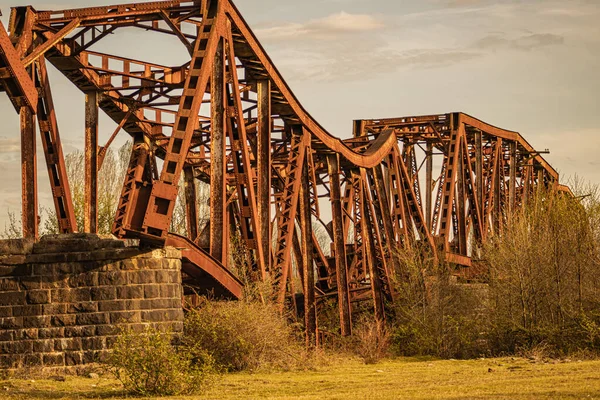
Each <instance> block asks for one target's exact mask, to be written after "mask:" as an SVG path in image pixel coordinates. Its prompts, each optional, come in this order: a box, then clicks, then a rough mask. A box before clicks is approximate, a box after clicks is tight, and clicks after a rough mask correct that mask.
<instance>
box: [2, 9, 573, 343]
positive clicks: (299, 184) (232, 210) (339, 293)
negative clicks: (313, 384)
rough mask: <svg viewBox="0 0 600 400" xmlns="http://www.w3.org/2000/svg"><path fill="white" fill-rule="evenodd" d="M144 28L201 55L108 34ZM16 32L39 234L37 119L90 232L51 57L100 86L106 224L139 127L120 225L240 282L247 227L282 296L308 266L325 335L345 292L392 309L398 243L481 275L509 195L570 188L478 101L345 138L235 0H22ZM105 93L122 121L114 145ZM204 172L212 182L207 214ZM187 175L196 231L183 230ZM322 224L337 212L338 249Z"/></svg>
mask: <svg viewBox="0 0 600 400" xmlns="http://www.w3.org/2000/svg"><path fill="white" fill-rule="evenodd" d="M125 28H128V29H125ZM135 29H137V30H143V31H154V32H158V33H161V34H163V35H171V36H172V37H174V38H176V39H178V40H179V41H180V42H181V45H182V46H184V48H185V49H187V51H188V52H189V56H190V59H189V61H188V62H186V63H185V64H183V65H175V66H173V65H169V66H164V65H158V64H155V63H150V62H145V61H140V60H134V59H130V58H124V57H120V56H115V55H111V54H105V53H100V52H96V51H94V50H92V48H93V47H94V45H96V44H97V43H98V42H100V41H102V40H103V39H105V38H106V37H108V36H109V35H112V34H117V33H121V31H128V32H131V31H132V30H135ZM140 45H141V43H140ZM144 46H145V47H147V51H148V52H149V55H152V52H153V51H155V50H154V49H153V48H152V46H151V45H149V44H147V43H146V44H144ZM0 49H1V54H0V82H1V86H2V89H3V91H4V92H6V94H7V95H8V97H9V98H10V100H11V102H12V104H13V105H14V107H15V109H16V111H17V112H18V113H19V115H20V129H21V131H20V132H21V146H22V193H23V196H22V199H23V201H22V207H23V210H22V216H23V217H22V222H23V234H24V236H26V237H37V235H38V226H37V225H38V216H37V209H38V200H37V183H36V182H37V181H36V179H37V178H36V125H37V126H38V127H39V131H40V136H41V145H42V148H43V152H44V155H45V160H46V165H47V168H48V175H49V178H50V185H51V189H52V195H53V198H54V205H55V207H56V214H57V216H58V225H59V228H60V231H61V232H62V233H71V232H74V231H76V222H75V215H74V208H73V202H72V197H71V192H70V189H69V183H68V179H67V172H66V168H65V162H64V156H63V150H62V147H61V140H60V135H59V130H58V123H57V119H56V115H55V109H54V104H53V101H54V100H53V96H52V91H51V85H50V82H49V79H48V72H47V66H46V64H47V62H49V63H50V64H52V65H53V66H54V67H55V68H57V69H58V70H59V71H60V72H62V74H64V76H66V77H67V78H68V79H69V80H70V81H71V82H72V83H73V84H74V85H75V86H77V88H79V89H80V90H81V91H82V92H83V93H85V231H86V232H91V233H94V232H95V231H96V230H97V191H98V189H97V187H98V186H97V182H98V179H97V178H98V171H99V169H100V167H101V165H102V162H103V159H104V156H105V154H106V150H107V148H108V146H109V145H110V144H111V142H112V141H113V139H114V138H115V136H116V135H117V133H118V132H119V131H125V132H127V133H128V134H129V135H131V137H132V141H133V147H132V152H131V158H130V162H129V167H128V170H127V173H126V177H125V181H124V182H123V189H122V194H121V198H120V202H119V204H118V208H117V211H116V215H115V220H114V225H113V233H114V234H115V235H116V236H117V237H119V238H136V239H139V240H140V242H142V243H145V244H147V245H151V246H176V247H179V248H182V249H183V272H184V276H185V277H186V282H187V283H188V284H190V285H193V286H195V287H196V288H197V290H200V291H205V290H211V291H214V292H215V293H216V294H217V295H219V296H222V297H226V298H240V297H241V296H242V293H243V284H242V283H241V281H240V279H238V278H237V277H236V276H235V275H234V274H233V273H232V272H231V269H230V268H231V265H230V263H231V258H230V256H229V254H230V252H231V246H232V244H231V241H230V237H231V235H232V233H233V231H234V230H235V231H236V233H237V235H238V236H239V237H240V238H241V240H242V242H243V244H244V246H245V247H246V248H247V249H248V250H249V251H250V252H251V255H252V257H251V259H252V261H251V263H250V265H248V271H247V272H248V273H249V274H250V276H252V278H253V279H255V280H258V281H261V280H268V281H269V282H271V283H272V284H273V285H274V287H275V289H276V290H274V292H275V293H276V295H275V297H276V299H275V301H276V302H277V303H278V304H279V306H280V307H281V308H282V309H283V307H285V304H286V303H287V302H288V301H289V299H294V298H295V297H294V296H289V294H290V291H291V292H292V293H295V292H296V288H294V281H295V280H296V279H295V278H296V277H297V276H299V277H300V279H301V280H300V281H301V282H302V288H301V290H302V292H303V293H304V296H303V299H304V310H305V312H304V318H305V324H306V328H307V332H309V333H312V334H313V335H314V333H315V332H316V329H317V310H318V305H319V304H320V302H321V301H322V300H323V299H326V298H337V303H338V306H339V316H340V326H341V334H342V335H348V334H350V332H351V327H352V325H351V313H352V306H353V303H355V302H359V301H369V302H371V304H372V307H373V309H374V312H375V315H376V316H377V317H379V318H382V317H383V316H384V314H385V311H386V310H385V308H386V304H389V302H391V301H393V300H394V287H393V282H392V279H391V276H392V271H393V269H394V263H395V261H394V260H395V259H394V257H393V255H394V251H395V249H396V248H397V247H398V246H419V247H420V248H421V249H425V251H426V252H427V254H428V255H429V256H430V257H432V258H434V259H437V260H439V261H440V262H445V263H447V265H448V266H449V267H450V268H452V271H453V272H454V273H455V274H458V275H463V276H466V277H470V278H476V277H477V276H478V274H481V273H482V272H481V269H480V268H478V263H477V252H478V249H479V248H480V245H481V244H482V243H483V242H485V241H486V238H488V237H489V236H490V235H494V234H497V233H498V232H499V230H500V229H501V225H502V220H503V218H505V216H506V215H507V213H508V212H510V211H512V210H514V209H517V208H519V207H521V206H522V205H523V204H525V203H526V202H527V201H528V199H529V198H531V196H532V195H533V193H534V191H535V190H537V188H540V187H544V188H552V189H555V190H563V191H569V189H568V188H567V187H564V186H561V185H559V180H558V174H557V172H556V171H555V170H554V169H553V168H552V167H551V166H550V165H549V164H548V163H547V162H546V161H545V160H544V159H543V158H542V156H541V155H540V153H539V152H537V151H535V150H534V149H533V148H532V146H531V145H530V144H529V143H528V142H527V141H526V140H525V139H524V138H523V137H522V136H521V135H520V134H519V133H517V132H512V131H508V130H504V129H500V128H497V127H494V126H492V125H489V124H486V123H484V122H482V121H480V120H478V119H475V118H473V117H471V116H469V115H466V114H463V113H449V114H442V115H429V116H418V117H403V118H394V119H379V120H358V121H354V128H353V136H352V138H350V139H347V140H340V139H338V138H336V137H333V136H332V135H330V134H329V133H328V132H327V131H326V130H325V129H324V128H323V127H322V126H321V125H319V123H318V122H317V121H315V120H314V119H313V118H312V117H311V116H310V115H309V114H308V112H306V110H305V109H304V108H303V107H302V105H301V104H300V103H299V102H298V100H297V99H296V97H295V96H294V94H293V93H292V91H291V90H290V88H289V87H288V85H287V84H286V83H285V81H284V80H283V78H282V76H281V75H280V73H279V72H278V70H277V68H276V67H275V65H273V63H272V61H271V59H270V58H269V57H268V55H267V54H266V52H265V51H264V49H263V48H262V46H261V45H260V43H259V42H258V40H257V38H256V37H255V36H254V34H253V33H252V31H251V30H250V28H249V26H248V24H247V23H246V22H245V21H244V19H243V18H242V16H241V15H240V13H239V11H238V10H237V9H236V7H235V6H234V4H233V3H232V2H231V1H230V0H193V1H159V2H153V3H140V4H127V5H114V6H106V7H92V8H83V9H75V10H62V11H36V10H35V9H34V8H33V7H16V8H13V9H12V13H11V16H10V26H9V29H8V32H7V31H6V30H5V28H4V26H2V27H0ZM100 109H101V110H102V111H104V112H105V113H106V115H108V116H109V117H110V118H111V119H112V120H114V121H115V122H116V123H117V124H118V128H117V130H116V131H115V132H114V133H113V134H112V136H111V137H110V139H109V140H108V143H106V144H105V145H104V146H99V144H98V114H99V110H100ZM36 119H37V124H36V122H35V121H36ZM198 182H206V183H208V184H209V185H210V222H209V223H208V224H206V225H205V226H199V222H198V221H199V216H198V199H197V190H196V185H197V184H198ZM180 184H183V185H184V186H185V205H186V215H187V232H188V235H187V237H183V236H180V235H177V234H174V233H171V232H169V226H170V223H171V220H172V216H173V210H174V207H175V203H176V200H177V195H178V187H179V185H180ZM324 219H326V220H327V221H328V222H325V221H324ZM313 224H323V225H324V226H325V228H326V231H327V233H328V239H329V244H330V248H329V249H324V248H322V247H321V245H320V244H319V241H318V240H317V238H316V237H315V234H314V230H313ZM273 227H275V228H273ZM293 259H295V264H294V263H293V262H292V260H293ZM294 265H295V267H294ZM294 305H295V304H294Z"/></svg>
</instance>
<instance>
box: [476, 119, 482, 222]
mask: <svg viewBox="0 0 600 400" xmlns="http://www.w3.org/2000/svg"><path fill="white" fill-rule="evenodd" d="M475 186H476V187H475V194H476V196H477V201H478V202H479V207H480V208H481V212H482V214H483V204H484V198H483V196H484V194H483V193H484V190H483V132H481V131H480V130H477V131H476V132H475Z"/></svg>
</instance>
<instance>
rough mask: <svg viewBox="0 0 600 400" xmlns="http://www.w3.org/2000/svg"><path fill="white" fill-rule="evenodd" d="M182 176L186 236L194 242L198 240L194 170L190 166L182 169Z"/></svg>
mask: <svg viewBox="0 0 600 400" xmlns="http://www.w3.org/2000/svg"><path fill="white" fill-rule="evenodd" d="M183 174H184V190H185V211H186V213H185V216H186V223H187V234H188V238H190V240H192V241H195V240H196V239H197V238H198V199H197V196H196V178H195V177H194V169H193V168H192V167H190V166H186V167H184V168H183Z"/></svg>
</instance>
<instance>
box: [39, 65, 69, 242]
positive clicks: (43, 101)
mask: <svg viewBox="0 0 600 400" xmlns="http://www.w3.org/2000/svg"><path fill="white" fill-rule="evenodd" d="M35 71H36V77H35V82H36V86H37V89H38V94H39V98H38V107H37V119H38V125H39V128H40V135H41V138H42V146H43V148H44V155H45V157H46V166H47V169H48V176H49V177H50V189H51V191H52V197H53V199H54V206H55V210H56V216H57V219H58V229H59V231H60V232H61V233H72V232H76V231H77V222H76V221H75V210H74V208H73V200H72V199H71V189H70V188H69V179H68V177H67V168H66V166H65V159H64V155H63V150H62V144H61V141H60V135H59V133H58V124H57V121H56V114H55V112H54V102H53V100H52V92H51V89H50V82H49V80H48V71H47V70H46V61H45V60H44V59H43V58H40V59H39V60H37V61H36V63H35Z"/></svg>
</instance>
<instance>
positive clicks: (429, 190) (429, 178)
mask: <svg viewBox="0 0 600 400" xmlns="http://www.w3.org/2000/svg"><path fill="white" fill-rule="evenodd" d="M432 196H433V143H431V142H429V141H428V142H427V151H426V153H425V223H426V224H427V229H429V231H430V232H432V233H433V231H432V226H431V225H432V220H431V211H432V210H431V207H432Z"/></svg>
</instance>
